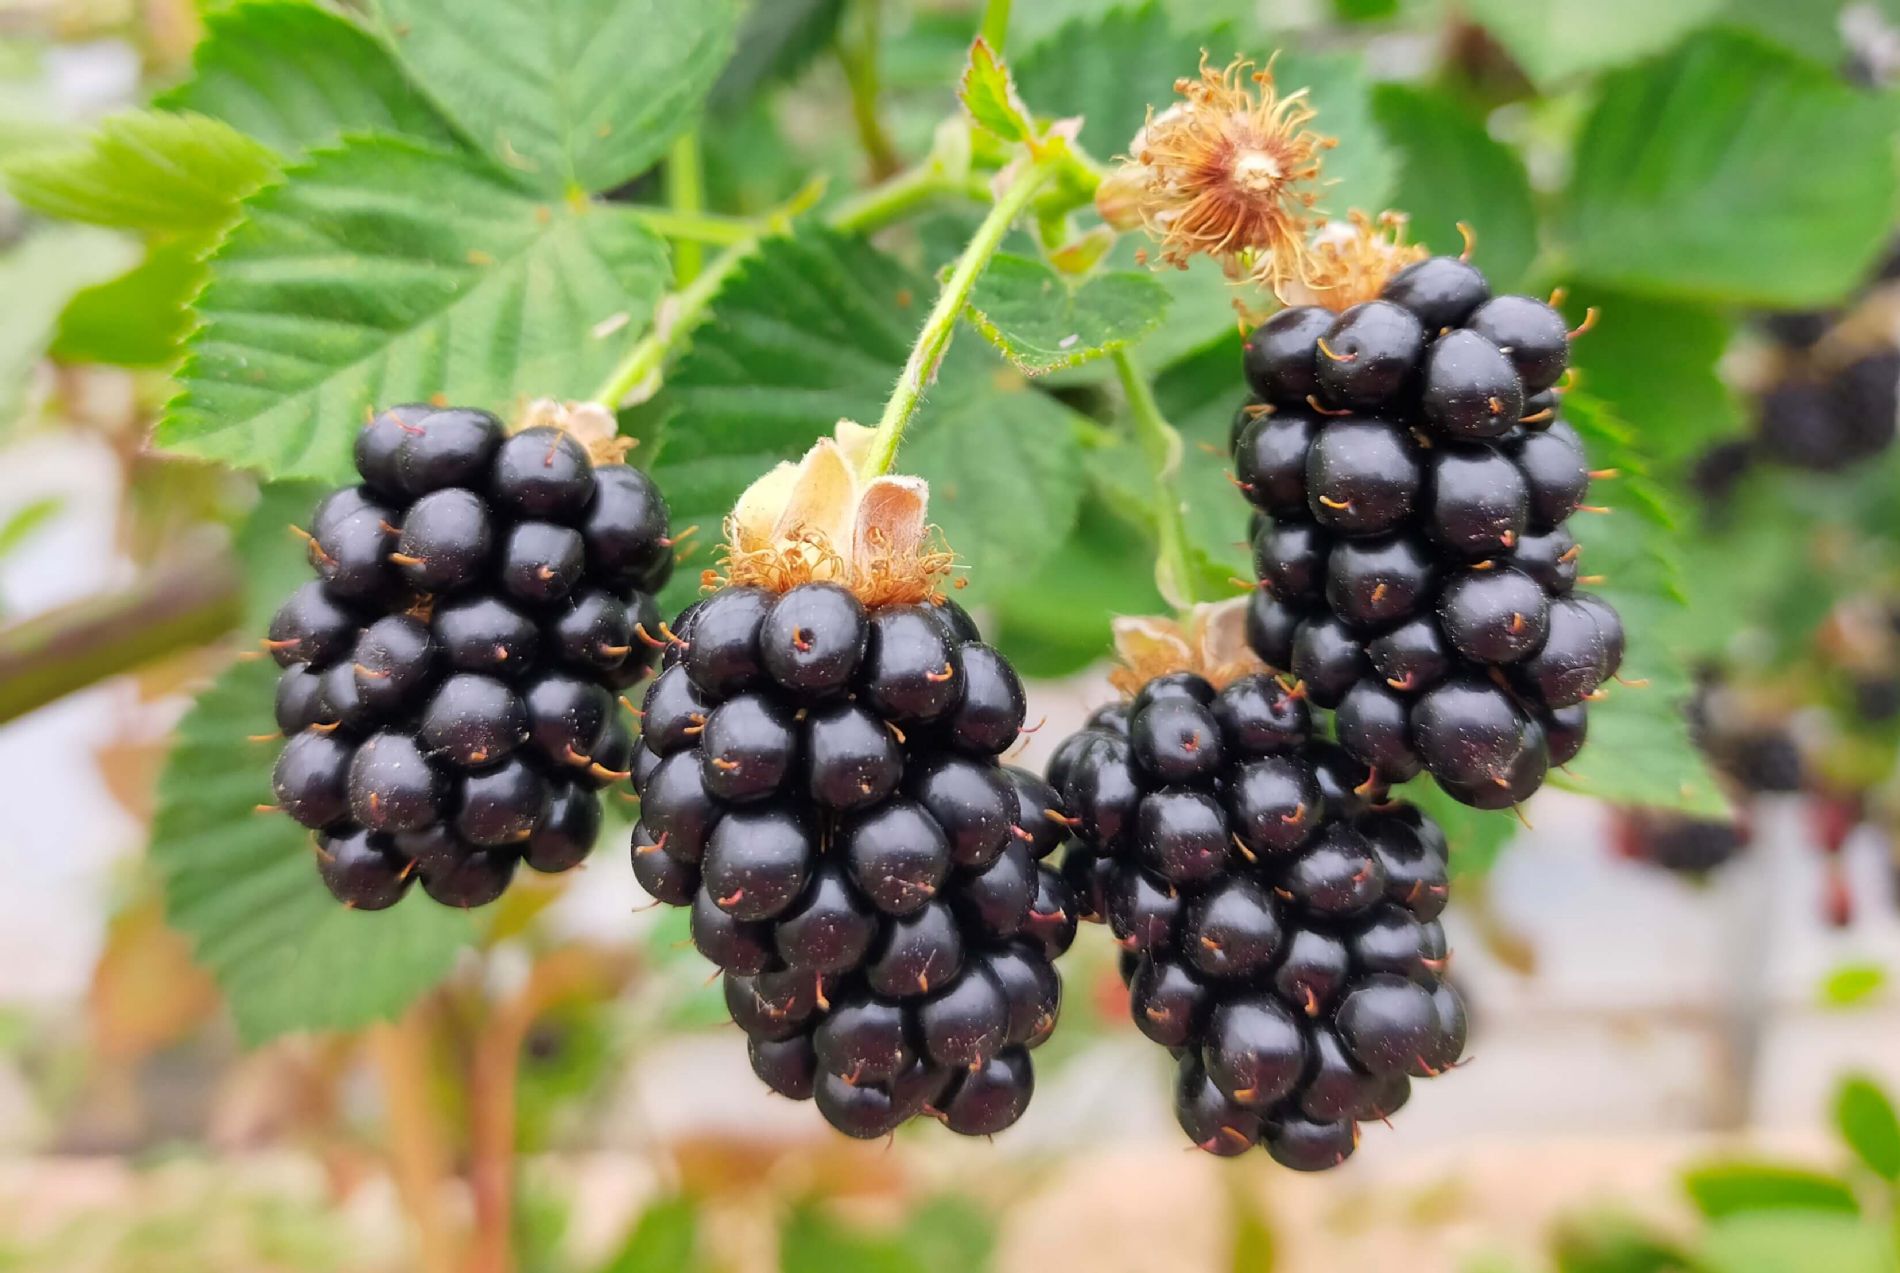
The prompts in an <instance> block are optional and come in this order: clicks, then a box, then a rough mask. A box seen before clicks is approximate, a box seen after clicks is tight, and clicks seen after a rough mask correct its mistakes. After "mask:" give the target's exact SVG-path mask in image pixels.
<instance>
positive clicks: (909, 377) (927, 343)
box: [864, 160, 1054, 478]
mask: <svg viewBox="0 0 1900 1273" xmlns="http://www.w3.org/2000/svg"><path fill="white" fill-rule="evenodd" d="M1053 172H1054V167H1053V165H1051V164H1050V163H1049V162H1048V161H1046V160H1037V161H1035V162H1033V163H1028V164H1026V165H1025V166H1024V167H1023V168H1022V170H1021V171H1019V172H1018V173H1017V174H1016V177H1015V180H1013V181H1011V182H1010V184H1009V186H1008V187H1007V188H1006V189H1005V190H1004V191H1003V193H1002V194H1001V195H999V196H998V197H997V200H996V205H995V206H994V207H992V208H991V209H990V213H989V215H988V216H986V217H984V218H983V223H982V224H981V225H979V226H977V228H976V233H975V234H974V235H972V236H971V237H970V241H969V242H968V243H967V244H965V245H964V248H963V255H961V256H959V257H958V258H957V263H956V266H955V268H953V269H952V270H951V271H950V277H949V278H948V279H947V280H945V282H944V285H943V289H942V290H941V291H939V292H938V293H937V303H936V304H935V305H933V306H932V307H931V310H930V316H929V317H928V318H926V319H924V326H923V330H922V331H920V332H918V333H917V343H916V344H914V345H912V346H911V350H910V357H909V358H908V359H906V360H905V362H904V370H903V373H902V374H900V375H899V376H898V377H897V387H896V388H895V389H893V390H892V391H891V396H890V399H889V401H887V402H886V403H885V404H884V414H883V415H882V416H880V417H879V419H878V422H877V436H876V437H875V438H874V439H873V440H872V443H871V449H870V451H869V453H868V454H866V455H865V457H864V476H865V477H867V478H870V477H877V476H879V475H881V474H884V473H888V472H890V471H891V465H892V463H893V462H895V461H896V459H897V448H898V446H899V445H901V444H902V442H903V440H904V429H905V428H906V427H907V426H908V425H909V424H910V421H911V417H912V416H914V415H916V414H917V406H918V404H919V403H920V402H922V401H923V396H924V388H925V387H926V386H927V385H929V384H930V382H931V381H932V380H934V379H936V376H937V365H938V364H939V363H941V362H942V361H943V355H944V351H945V350H947V349H949V348H950V338H951V337H952V336H953V335H955V334H956V330H957V321H958V320H959V319H960V318H961V317H962V316H963V307H964V306H965V305H966V304H968V303H969V300H970V291H971V289H972V288H974V287H975V286H976V280H977V279H978V278H979V277H981V276H982V274H983V268H984V267H985V266H987V265H988V264H989V263H990V258H991V257H993V256H995V255H996V249H997V248H998V247H999V246H1001V244H1002V242H1003V236H1004V235H1006V234H1008V233H1009V228H1010V226H1012V225H1014V224H1015V223H1016V218H1018V217H1020V216H1021V215H1022V214H1023V213H1024V211H1026V210H1027V209H1028V207H1029V204H1030V201H1031V200H1032V199H1034V198H1035V197H1036V191H1038V190H1040V189H1041V188H1042V184H1043V183H1044V182H1045V181H1047V180H1048V179H1049V177H1050V175H1051V174H1052V173H1053Z"/></svg>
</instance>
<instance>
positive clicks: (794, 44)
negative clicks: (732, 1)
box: [712, 0, 845, 112]
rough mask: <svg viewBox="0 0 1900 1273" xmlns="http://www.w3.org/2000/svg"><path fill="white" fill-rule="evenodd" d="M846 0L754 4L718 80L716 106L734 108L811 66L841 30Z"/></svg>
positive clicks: (714, 96) (778, 0)
mask: <svg viewBox="0 0 1900 1273" xmlns="http://www.w3.org/2000/svg"><path fill="white" fill-rule="evenodd" d="M844 7H845V0H770V3H766V4H754V5H753V6H752V8H751V10H750V11H749V12H747V14H746V16H745V21H744V22H743V23H742V24H741V25H740V27H739V37H738V40H737V41H736V43H735V46H734V48H733V50H732V57H731V59H730V60H728V61H727V63H726V69H725V70H723V71H721V72H720V73H719V80H718V82H717V83H715V84H714V85H713V89H712V107H713V109H714V110H715V111H720V112H730V111H732V110H734V109H735V108H737V107H739V106H742V105H744V104H746V103H747V102H750V101H751V100H752V99H753V98H754V97H755V96H756V95H757V94H758V92H759V90H760V89H761V88H763V87H765V86H766V85H768V84H771V83H773V82H774V81H778V80H790V79H792V78H793V77H795V76H796V75H797V74H798V73H799V72H800V71H802V70H804V69H805V67H806V66H808V65H810V64H811V62H812V61H813V59H815V58H816V57H817V56H818V55H819V54H820V53H822V52H824V50H825V46H826V45H827V44H829V43H830V41H831V38H832V36H833V34H834V33H836V31H837V29H838V21H839V19H840V18H842V17H843V16H844Z"/></svg>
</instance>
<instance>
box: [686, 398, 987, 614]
mask: <svg viewBox="0 0 1900 1273" xmlns="http://www.w3.org/2000/svg"><path fill="white" fill-rule="evenodd" d="M875 432H876V430H874V429H868V428H865V427H864V426H863V425H860V424H856V423H854V422H852V421H850V420H840V421H839V422H838V427H837V429H836V431H835V434H836V435H835V437H830V438H820V439H819V440H818V442H817V444H816V445H815V446H813V447H812V448H811V450H809V451H807V452H806V453H805V455H804V457H803V458H802V459H800V460H799V461H798V462H797V463H796V464H794V463H791V462H789V461H788V462H786V463H783V464H780V465H778V466H777V467H775V468H773V469H772V470H771V471H770V472H768V473H767V474H765V476H763V477H761V478H759V479H758V480H757V481H756V482H754V483H753V484H752V485H751V486H749V487H747V488H746V490H745V492H744V494H742V495H740V496H739V502H738V503H737V504H736V505H735V506H734V507H733V510H732V513H731V514H730V515H729V516H728V517H727V518H726V527H725V530H726V541H725V543H724V544H723V545H721V547H720V549H719V554H720V565H721V569H720V570H708V571H706V572H704V575H703V576H702V581H703V582H704V584H705V585H706V586H707V587H709V588H712V587H719V586H722V585H725V584H751V585H756V586H758V587H762V588H767V589H769V590H771V591H773V592H786V591H789V590H790V589H792V588H795V587H797V586H798V585H800V584H804V583H811V582H813V581H815V580H829V581H831V582H834V583H840V584H843V585H844V586H845V587H847V588H849V589H850V590H851V591H852V592H853V593H854V594H856V596H857V598H858V599H859V600H860V601H862V602H863V603H864V604H865V605H866V606H867V607H870V608H872V609H875V608H877V607H879V606H885V605H899V604H913V603H917V602H921V601H926V600H930V599H932V598H935V597H938V596H940V595H941V585H942V583H943V580H944V578H945V576H946V575H947V574H948V573H949V571H950V567H951V565H952V564H953V562H954V558H953V556H952V555H951V554H950V553H948V552H946V551H944V550H943V548H942V545H941V541H940V540H939V539H938V537H937V535H936V528H935V527H933V526H931V525H930V523H929V516H928V512H929V501H930V488H929V486H928V485H927V484H926V483H925V482H924V481H923V479H922V478H916V477H897V476H885V477H874V478H871V479H869V480H868V481H867V480H865V479H863V478H862V477H860V475H859V471H860V468H861V466H862V463H863V459H864V453H865V451H866V450H867V449H868V448H869V446H870V443H871V438H872V436H873V435H874V434H875Z"/></svg>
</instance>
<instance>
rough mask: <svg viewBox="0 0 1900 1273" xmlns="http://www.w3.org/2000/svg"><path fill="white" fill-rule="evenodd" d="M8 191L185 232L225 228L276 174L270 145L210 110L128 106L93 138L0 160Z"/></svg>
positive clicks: (113, 223) (117, 222)
mask: <svg viewBox="0 0 1900 1273" xmlns="http://www.w3.org/2000/svg"><path fill="white" fill-rule="evenodd" d="M0 175H3V176H4V177H5V179H6V183H7V189H8V190H10V191H11V192H12V194H13V197H14V198H16V199H18V200H19V201H20V202H21V203H23V204H25V205H26V206H27V207H29V208H32V209H33V210H34V211H35V212H40V213H43V214H45V215H46V216H49V217H57V218H59V219H60V220H63V221H78V222H82V223H85V224H87V225H102V226H110V227H113V228H115V229H125V230H139V231H145V232H170V233H180V234H191V233H203V232H205V231H215V230H217V229H220V228H221V227H223V225H224V224H225V223H226V222H227V221H228V220H229V219H230V216H231V211H232V209H233V208H234V207H235V206H236V204H237V201H238V200H239V199H242V198H243V197H244V196H246V195H248V194H250V193H251V192H252V191H254V190H256V189H257V188H258V187H260V186H262V185H263V184H264V183H265V182H267V181H270V180H272V179H273V178H275V177H276V176H277V158H276V156H275V155H274V154H272V153H271V151H270V149H269V147H267V146H265V145H263V144H262V143H261V142H256V141H253V140H251V139H250V138H249V137H246V136H245V135H244V134H243V133H240V132H238V131H237V130H236V129H235V128H232V127H231V126H230V125H228V124H224V123H221V122H219V121H218V120H215V119H210V118H208V117H206V116H203V115H172V114H167V113H165V112H162V111H128V112H126V113H125V114H122V115H113V116H111V117H109V118H107V119H105V120H103V121H101V122H100V124H99V127H98V129H97V130H95V131H94V132H93V133H91V134H90V135H88V136H87V137H86V138H85V139H84V141H82V142H80V143H78V144H76V145H70V146H60V147H56V148H52V149H42V150H29V151H27V152H25V153H23V154H20V155H16V156H13V157H11V158H8V159H7V160H5V161H4V163H0Z"/></svg>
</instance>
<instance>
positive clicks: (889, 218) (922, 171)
mask: <svg viewBox="0 0 1900 1273" xmlns="http://www.w3.org/2000/svg"><path fill="white" fill-rule="evenodd" d="M948 196H956V197H958V198H963V199H969V200H971V201H973V202H988V200H989V197H990V191H989V187H988V186H986V185H984V184H983V182H982V180H981V179H979V178H976V177H968V178H964V179H961V180H959V179H957V178H955V177H951V176H949V175H948V174H946V173H945V172H943V171H942V170H941V169H939V168H938V167H936V166H935V165H934V164H932V163H930V162H928V161H926V162H924V163H922V164H919V165H918V166H917V167H915V168H909V169H906V170H905V171H903V172H900V173H898V174H897V175H896V176H895V177H892V178H891V179H890V180H889V181H886V182H883V183H882V184H880V185H875V186H872V187H871V188H870V189H869V190H864V191H860V192H859V193H857V194H855V195H852V196H851V197H850V198H849V199H846V200H844V202H842V203H840V204H839V205H838V206H837V207H836V208H835V209H833V210H832V213H831V215H830V216H828V217H826V218H825V223H826V224H827V225H829V226H830V227H831V228H832V229H834V230H843V231H845V232H846V233H848V234H861V233H864V232H865V231H869V230H875V229H877V228H878V227H879V226H885V225H889V224H890V223H891V222H893V221H901V220H902V219H903V218H905V217H907V216H909V215H910V214H911V213H912V212H915V211H916V210H917V209H918V208H921V207H924V206H925V205H927V204H931V203H935V202H936V201H937V200H939V199H942V198H945V197H948Z"/></svg>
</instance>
